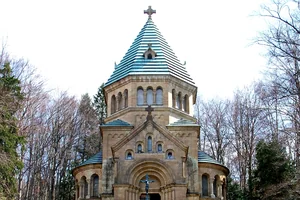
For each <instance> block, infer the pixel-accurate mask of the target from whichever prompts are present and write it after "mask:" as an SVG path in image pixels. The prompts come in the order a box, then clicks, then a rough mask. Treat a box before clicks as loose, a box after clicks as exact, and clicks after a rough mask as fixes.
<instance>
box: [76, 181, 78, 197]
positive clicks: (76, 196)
mask: <svg viewBox="0 0 300 200" xmlns="http://www.w3.org/2000/svg"><path fill="white" fill-rule="evenodd" d="M77 193H78V184H77V183H76V184H75V200H77V199H78V196H77Z"/></svg>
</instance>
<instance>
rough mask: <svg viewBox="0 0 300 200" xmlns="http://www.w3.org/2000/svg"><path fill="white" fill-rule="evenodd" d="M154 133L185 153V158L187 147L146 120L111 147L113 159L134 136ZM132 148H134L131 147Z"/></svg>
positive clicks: (152, 122) (149, 120) (151, 121)
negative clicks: (157, 133) (142, 133)
mask: <svg viewBox="0 0 300 200" xmlns="http://www.w3.org/2000/svg"><path fill="white" fill-rule="evenodd" d="M143 131H145V132H154V131H157V132H159V134H161V135H162V136H164V137H165V140H168V141H170V142H171V143H172V144H174V145H175V146H176V147H177V148H178V149H180V150H181V151H183V152H184V153H185V155H186V156H185V157H187V154H188V149H189V147H188V146H186V145H185V144H184V143H183V142H182V141H180V140H178V139H177V138H176V137H175V136H173V135H172V134H171V133H170V132H169V131H168V130H167V129H164V128H162V127H161V126H160V125H158V124H157V123H155V122H154V121H153V120H151V119H148V120H147V121H145V122H144V123H143V124H141V125H140V126H138V127H137V128H136V129H133V130H132V131H131V133H130V134H128V135H126V136H125V137H124V138H122V139H121V140H120V141H119V142H117V143H116V144H115V145H113V146H112V147H111V150H112V154H113V157H115V153H116V152H117V151H119V150H120V149H121V148H122V147H124V146H125V145H126V144H128V143H129V142H130V141H132V140H133V139H134V138H135V137H136V136H138V135H139V134H141V132H143ZM133 148H134V147H133Z"/></svg>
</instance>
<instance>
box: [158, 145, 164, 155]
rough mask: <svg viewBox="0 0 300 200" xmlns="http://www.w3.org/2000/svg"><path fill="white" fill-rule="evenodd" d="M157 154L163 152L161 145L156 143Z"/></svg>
mask: <svg viewBox="0 0 300 200" xmlns="http://www.w3.org/2000/svg"><path fill="white" fill-rule="evenodd" d="M157 152H158V153H161V152H163V149H162V144H161V143H158V144H157Z"/></svg>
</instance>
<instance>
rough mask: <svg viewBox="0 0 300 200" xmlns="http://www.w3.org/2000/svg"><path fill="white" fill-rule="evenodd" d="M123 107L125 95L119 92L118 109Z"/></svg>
mask: <svg viewBox="0 0 300 200" xmlns="http://www.w3.org/2000/svg"><path fill="white" fill-rule="evenodd" d="M122 108H123V96H122V93H121V92H119V93H118V110H122Z"/></svg>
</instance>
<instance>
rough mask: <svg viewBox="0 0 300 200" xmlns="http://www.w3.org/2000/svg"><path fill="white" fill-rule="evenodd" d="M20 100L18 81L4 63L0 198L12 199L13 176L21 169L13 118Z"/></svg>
mask: <svg viewBox="0 0 300 200" xmlns="http://www.w3.org/2000/svg"><path fill="white" fill-rule="evenodd" d="M22 99H23V96H22V94H21V87H20V81H19V80H18V79H17V78H15V77H14V75H13V73H12V69H11V67H10V63H4V65H3V66H0V160H1V162H0V198H1V195H4V196H5V197H7V198H8V199H12V198H13V196H14V195H15V193H16V189H17V188H16V178H15V175H16V174H17V173H18V171H19V170H21V168H22V162H21V161H20V160H19V159H18V153H17V148H18V147H22V144H23V143H24V140H23V138H22V137H20V136H18V129H17V119H16V118H15V114H16V112H17V111H18V110H19V109H20V106H21V101H22Z"/></svg>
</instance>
